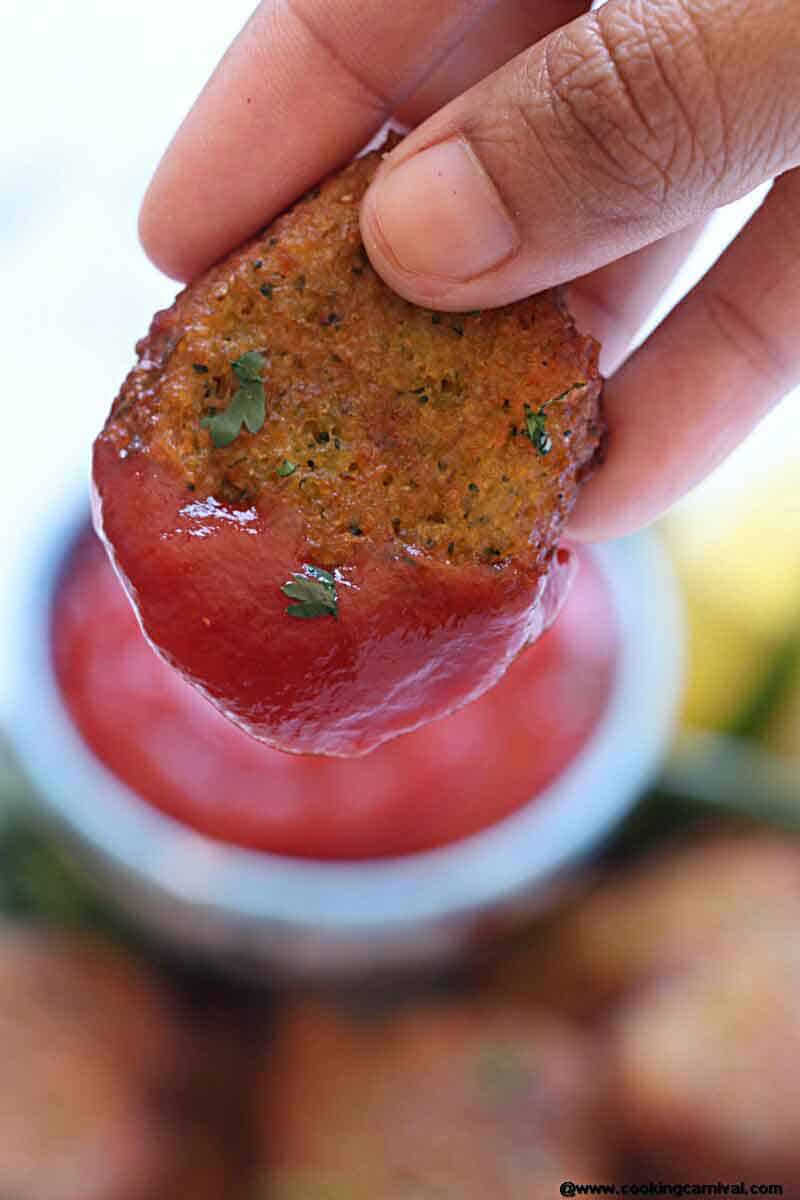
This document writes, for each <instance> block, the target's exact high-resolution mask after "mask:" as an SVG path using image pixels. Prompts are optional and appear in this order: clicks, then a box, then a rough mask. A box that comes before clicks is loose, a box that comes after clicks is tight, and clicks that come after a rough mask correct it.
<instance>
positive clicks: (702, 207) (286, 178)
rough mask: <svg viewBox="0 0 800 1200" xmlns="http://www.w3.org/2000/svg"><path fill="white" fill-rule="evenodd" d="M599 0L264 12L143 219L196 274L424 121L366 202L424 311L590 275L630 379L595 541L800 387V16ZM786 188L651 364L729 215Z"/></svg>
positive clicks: (584, 515)
mask: <svg viewBox="0 0 800 1200" xmlns="http://www.w3.org/2000/svg"><path fill="white" fill-rule="evenodd" d="M587 8H588V5H586V4H584V3H576V2H573V0H543V2H541V3H538V4H536V5H532V4H530V3H526V2H524V0H496V2H495V3H494V4H492V3H490V2H489V0H442V2H441V3H437V4H435V5H430V4H423V3H421V2H417V3H406V4H405V5H402V6H399V5H390V6H387V5H385V4H384V3H383V0H291V3H287V2H286V0H264V3H262V4H260V5H259V7H258V8H257V9H256V11H255V12H254V14H253V16H252V17H251V19H250V21H249V22H248V23H247V25H246V26H245V28H244V29H243V31H242V33H241V34H240V35H239V37H238V38H237V39H236V40H235V42H234V43H233V45H232V46H231V47H230V49H229V50H228V52H227V54H226V55H225V57H224V58H223V60H222V62H221V63H220V65H219V67H218V68H217V70H216V72H215V73H214V75H213V76H212V78H211V79H210V81H209V83H208V85H207V86H206V88H205V89H204V91H203V93H202V94H201V96H200V97H199V99H198V101H197V102H196V104H195V105H194V107H193V109H192V110H191V112H190V113H189V115H188V117H187V118H186V120H185V122H184V123H183V125H182V126H181V128H180V130H179V131H178V133H177V135H176V137H175V138H174V140H173V142H172V144H171V146H170V147H169V149H168V151H167V153H166V154H165V156H164V158H163V160H162V162H161V164H160V166H159V168H158V170H157V172H156V174H155V177H154V179H153V181H152V183H151V186H150V189H149V191H148V193H147V196H146V197H145V201H144V204H143V208H142V213H141V221H140V231H141V236H142V240H143V243H144V246H145V248H146V250H147V252H148V253H149V254H150V256H151V258H152V259H153V260H154V261H155V262H156V263H157V264H158V265H159V266H160V267H162V268H163V269H164V270H165V271H166V272H167V273H168V274H170V275H173V276H174V277H176V278H180V279H189V278H192V277H194V276H195V275H196V274H197V273H198V272H199V271H201V270H203V269H204V268H205V267H207V266H208V265H209V264H210V263H211V262H213V261H215V260H216V259H218V258H219V257H220V256H221V255H223V254H224V253H225V252H226V251H228V250H230V249H231V248H232V247H234V246H235V245H237V244H238V243H240V242H241V241H242V240H243V239H244V238H245V237H246V236H247V235H248V234H250V233H252V232H253V231H254V230H256V229H257V228H259V227H261V226H263V225H264V224H265V223H266V222H267V221H268V220H269V219H270V218H271V217H273V216H274V215H275V214H276V213H277V212H279V211H281V209H283V208H284V207H285V206H286V205H287V204H289V203H291V201H292V200H293V199H295V197H296V196H297V195H298V194H299V193H300V192H302V191H303V190H304V189H305V188H307V187H308V186H310V185H311V184H313V183H314V182H315V181H316V180H317V179H318V178H319V177H321V176H322V175H324V174H325V173H326V172H328V171H329V170H331V169H332V168H334V167H336V166H337V165H340V164H341V163H342V162H343V161H345V160H346V159H347V158H348V157H350V156H351V155H352V154H353V153H355V152H356V151H357V150H358V148H359V147H360V146H361V145H362V144H363V143H364V142H365V141H366V140H367V139H368V138H369V137H370V136H371V135H372V134H373V133H374V132H375V131H376V129H377V128H378V127H379V126H380V125H381V124H382V122H383V121H384V120H385V119H386V118H388V117H395V118H397V119H399V120H401V121H405V122H407V123H409V124H411V125H416V126H417V128H415V129H414V131H413V132H412V133H411V134H410V136H409V137H408V138H407V139H406V140H405V141H404V142H403V143H402V144H401V145H400V146H398V148H397V149H396V150H394V151H393V152H392V154H390V155H389V156H388V158H387V160H386V161H385V163H384V165H383V167H382V170H381V172H380V174H379V176H378V177H377V178H376V180H375V182H374V184H373V185H372V188H371V190H370V192H369V193H368V194H367V197H366V199H365V202H364V206H363V212H362V232H363V236H364V240H365V244H366V246H367V248H368V251H369V254H370V257H371V259H372V262H373V265H374V266H375V268H376V269H377V270H378V272H379V273H380V274H381V275H382V276H383V278H384V279H385V280H386V281H387V283H389V284H390V285H391V286H392V287H394V288H395V289H396V290H397V291H398V292H400V293H401V294H402V295H404V296H406V297H407V298H408V299H411V300H414V301H416V302H418V303H421V304H424V305H427V306H430V307H436V308H438V309H443V310H447V309H450V310H454V311H458V310H461V311H463V310H469V309H473V308H478V307H483V308H487V307H492V306H494V305H499V304H505V303H508V302H509V301H510V300H514V299H517V298H519V297H521V296H524V295H528V294H530V293H533V292H535V291H538V290H540V289H542V288H544V287H548V286H551V285H554V284H559V283H563V282H565V281H568V280H576V282H575V283H574V284H573V285H572V288H571V297H570V304H571V307H572V308H573V311H574V312H575V313H576V316H577V318H578V321H579V323H580V324H581V326H582V327H584V328H586V329H587V330H588V331H590V332H592V333H593V334H594V335H595V336H596V337H598V339H599V340H600V341H602V342H603V343H604V346H605V361H604V362H603V363H601V365H602V366H603V367H604V369H605V370H606V372H607V373H608V374H610V375H612V376H613V377H612V379H611V381H610V384H609V386H608V389H607V393H606V413H607V417H608V422H609V426H610V430H611V439H610V446H609V454H608V460H607V463H606V466H605V468H604V470H603V471H602V472H600V473H598V476H597V477H596V478H595V479H594V480H593V481H592V483H591V484H590V485H589V486H588V487H587V488H586V490H585V493H584V495H583V497H582V499H581V502H580V504H579V506H578V508H577V510H576V512H575V514H574V516H573V519H572V523H571V533H572V534H573V535H574V536H577V537H582V538H588V539H595V538H603V537H608V536H616V535H619V534H622V533H625V532H628V531H630V530H633V529H635V528H637V527H639V526H641V525H643V524H646V523H648V522H649V521H650V520H652V519H653V518H654V517H656V516H657V515H658V514H659V513H660V512H662V511H663V510H664V509H665V508H667V507H668V506H669V505H670V504H671V503H672V502H673V501H674V500H676V499H677V498H678V497H679V496H680V495H682V494H683V493H684V492H685V491H687V490H688V489H689V488H691V487H692V486H693V485H694V484H695V483H697V482H698V481H699V480H700V479H701V478H702V477H703V476H704V475H705V474H707V473H708V472H709V471H710V470H711V469H712V468H713V467H714V466H716V465H717V463H719V462H720V461H721V460H722V459H723V458H724V457H725V456H726V455H727V454H728V453H729V452H730V451H731V450H732V449H733V447H734V446H735V445H736V444H737V443H738V442H739V441H741V440H742V439H743V438H744V437H745V436H746V435H747V433H749V431H750V430H751V429H752V428H753V427H754V426H755V425H756V424H757V423H758V421H759V420H760V419H761V418H762V417H763V416H764V415H765V414H766V413H767V412H768V411H769V409H770V408H771V407H772V406H773V405H774V404H775V403H776V402H777V401H778V400H779V399H780V398H781V397H782V396H783V395H784V394H785V393H786V392H787V391H788V390H789V389H790V388H791V387H792V386H793V385H794V384H795V383H796V382H797V380H798V378H799V377H800V339H798V338H797V336H796V328H797V323H798V319H800V221H798V216H800V174H799V173H798V171H797V169H796V168H797V167H798V166H800V70H798V62H800V12H799V11H798V9H797V4H796V0H657V2H656V0H609V2H608V3H607V4H606V5H605V6H604V7H602V8H600V9H598V10H597V11H595V12H591V13H589V12H586V9H587ZM310 80H313V86H312V85H310V83H309V81H310ZM321 97H324V98H325V100H324V103H321V99H320V98H321ZM255 148H257V152H256V150H255ZM243 161H247V163H248V170H247V172H244V173H243V172H242V171H241V169H240V166H241V163H242V162H243ZM209 162H212V163H213V171H209V169H208V165H209ZM773 178H774V179H775V180H776V181H775V184H774V186H773V187H772V190H771V192H770V194H769V196H768V198H767V200H766V201H765V203H764V204H763V205H762V206H761V208H760V209H759V211H758V212H757V213H756V215H755V216H754V217H753V218H752V219H751V220H750V222H749V223H748V225H747V226H746V227H745V229H744V230H743V232H742V233H741V234H740V235H739V237H738V238H737V239H736V240H735V242H734V243H733V245H732V246H731V247H730V248H729V249H728V251H727V252H726V253H725V254H724V255H723V257H722V258H721V260H720V261H719V262H718V263H717V265H716V266H715V267H714V268H713V269H712V270H711V271H710V272H709V274H708V275H707V276H706V277H705V279H704V280H702V281H701V283H700V284H699V285H698V286H697V287H696V288H695V289H694V290H693V291H692V292H691V293H690V294H689V296H687V297H686V299H685V300H684V301H683V302H682V303H681V304H680V305H678V307H677V308H676V309H675V310H674V311H673V313H672V314H671V315H670V316H669V317H668V318H667V320H666V321H665V322H664V323H663V324H662V325H661V326H660V327H659V328H658V329H657V330H656V331H655V332H654V333H653V334H652V335H651V337H650V338H649V339H648V341H647V342H646V343H645V344H644V345H643V346H642V347H640V348H639V349H638V350H637V351H636V352H635V353H633V354H632V355H630V356H628V350H629V347H630V344H631V340H632V338H633V336H634V335H635V333H636V331H637V329H638V328H639V327H640V325H641V323H642V321H643V319H644V318H645V317H646V315H647V313H648V312H649V311H650V310H651V309H652V307H653V305H654V303H655V302H656V300H657V299H658V297H659V295H660V294H661V292H662V291H663V289H664V287H665V286H666V284H667V283H668V282H669V280H670V279H671V278H672V276H673V275H674V272H675V270H676V268H677V266H678V265H679V264H680V263H681V261H682V260H683V258H684V257H685V254H686V252H687V249H688V248H689V247H690V246H691V244H692V242H693V240H694V238H695V237H696V234H697V231H698V228H699V227H700V226H701V225H702V222H703V220H704V218H705V217H706V216H707V215H708V214H710V213H711V212H712V211H713V210H714V209H715V208H717V207H718V206H719V205H722V204H725V203H728V202H730V201H732V200H735V199H737V198H738V197H741V196H743V195H745V194H746V193H747V192H749V191H751V190H752V189H753V188H755V187H757V186H758V185H760V184H762V183H764V182H765V181H767V180H771V179H773ZM654 451H655V452H654Z"/></svg>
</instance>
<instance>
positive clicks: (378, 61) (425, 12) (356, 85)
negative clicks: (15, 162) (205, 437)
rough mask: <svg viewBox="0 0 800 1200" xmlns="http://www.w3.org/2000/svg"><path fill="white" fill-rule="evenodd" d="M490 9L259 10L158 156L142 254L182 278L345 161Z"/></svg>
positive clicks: (371, 3) (287, 2)
mask: <svg viewBox="0 0 800 1200" xmlns="http://www.w3.org/2000/svg"><path fill="white" fill-rule="evenodd" d="M491 2H492V0H437V2H436V3H435V4H429V3H413V4H408V3H399V4H387V3H386V0H264V2H263V3H262V4H260V5H259V7H258V8H257V9H256V11H255V12H254V13H253V15H252V17H251V18H250V20H249V21H248V22H247V24H246V25H245V27H244V29H243V30H242V32H241V33H240V34H239V36H238V37H237V38H236V40H235V41H234V42H233V43H232V45H231V46H230V48H229V50H228V51H227V53H226V54H225V56H224V58H223V59H222V61H221V62H220V64H219V66H218V67H217V69H216V70H215V72H214V74H213V75H212V76H211V78H210V80H209V81H208V83H207V84H206V86H205V88H204V89H203V91H202V93H201V94H200V96H199V98H198V100H197V101H196V103H195V104H194V106H193V108H192V109H191V111H190V112H189V114H188V116H187V117H186V119H185V120H184V122H183V124H182V125H181V127H180V129H179V130H178V132H177V134H176V135H175V137H174V138H173V140H172V143H171V144H170V146H169V147H168V149H167V151H166V154H165V155H164V157H163V159H162V160H161V163H160V164H159V167H158V169H157V171H156V174H155V176H154V178H153V180H152V182H151V184H150V187H149V188H148V191H147V194H146V196H145V198H144V202H143V204H142V210H141V214H140V218H139V233H140V236H141V239H142V244H143V245H144V248H145V250H146V251H147V253H148V255H149V256H150V258H151V259H152V260H153V262H155V263H156V265H157V266H159V267H160V268H161V269H162V270H163V271H165V272H166V273H167V274H168V275H171V276H172V277H173V278H176V279H184V280H185V279H191V278H192V277H193V276H195V275H196V274H197V273H198V272H199V271H201V270H203V269H204V268H205V267H207V266H209V265H210V264H211V263H212V262H214V261H216V259H218V258H219V257H220V256H221V255H222V254H224V253H225V252H226V251H227V250H229V249H230V248H231V247H232V246H235V245H238V244H239V243H240V242H242V241H243V240H244V239H245V238H246V237H247V236H248V235H249V234H252V233H255V232H256V231H257V230H258V229H259V228H260V227H261V226H263V225H264V224H265V223H266V222H267V221H268V220H269V219H270V218H271V217H273V216H274V215H275V214H276V213H278V212H280V211H281V210H282V209H283V208H285V207H286V206H287V204H289V203H290V202H291V201H292V200H294V199H295V198H296V197H297V196H298V195H299V194H300V193H301V192H303V191H305V190H306V189H307V188H308V187H310V186H311V185H312V184H314V183H316V182H317V181H318V180H319V179H320V178H321V177H322V176H323V175H325V174H327V173H328V172H329V171H332V170H333V169H334V168H335V167H337V166H339V165H340V164H341V163H342V162H344V161H346V160H347V159H349V158H351V157H352V156H353V154H355V153H356V151H357V150H359V149H360V148H361V147H362V146H363V145H364V143H365V142H366V141H367V140H368V139H369V138H370V137H371V136H372V134H373V133H374V132H375V131H376V130H377V129H379V128H380V126H381V125H382V124H383V122H384V121H385V119H386V118H387V116H389V114H390V113H391V112H392V111H393V110H394V109H395V108H396V107H397V105H398V104H400V103H401V102H402V101H403V100H404V99H405V98H406V96H408V95H409V94H410V93H411V92H412V91H413V90H414V89H415V88H417V87H418V86H419V85H420V84H421V83H422V82H423V80H424V79H425V78H426V76H427V75H428V74H429V73H430V72H431V71H433V70H434V68H435V67H436V66H437V64H438V63H439V62H440V61H441V60H442V59H443V58H444V57H445V56H446V55H447V54H448V53H449V52H450V51H451V50H452V49H453V47H454V46H456V45H457V44H458V43H459V42H460V41H461V39H462V38H463V37H464V36H465V34H466V33H467V32H468V31H469V29H470V28H471V26H472V25H473V24H474V23H475V22H476V21H477V20H478V19H479V18H480V16H481V15H482V13H483V12H484V11H485V10H486V9H487V8H489V7H490V5H491Z"/></svg>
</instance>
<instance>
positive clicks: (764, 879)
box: [481, 833, 800, 1019]
mask: <svg viewBox="0 0 800 1200" xmlns="http://www.w3.org/2000/svg"><path fill="white" fill-rule="evenodd" d="M786 921H788V922H790V923H791V922H792V921H793V922H795V924H796V927H797V928H798V929H800V845H798V843H797V842H795V841H794V840H789V839H787V838H785V837H779V836H778V835H774V834H769V833H757V834H752V833H751V834H747V835H743V834H735V833H730V834H725V835H717V836H714V837H708V838H701V839H700V840H697V841H693V842H691V843H690V844H688V845H682V846H678V847H675V846H672V847H670V848H669V849H666V850H665V849H662V850H659V851H657V852H655V853H652V852H651V853H650V855H649V856H647V857H644V858H643V859H641V860H640V861H638V862H637V863H636V865H634V866H633V867H630V868H627V869H626V870H623V871H620V870H618V869H616V870H613V871H612V872H609V873H608V874H607V875H603V876H601V877H599V878H596V879H595V880H594V881H592V880H589V881H588V882H587V884H586V885H584V886H583V887H582V888H581V890H580V891H579V892H578V893H577V895H576V897H575V898H574V899H573V900H572V901H571V902H570V903H568V904H567V905H566V906H564V907H562V908H560V909H558V910H557V912H556V913H555V914H554V915H553V916H552V917H549V918H547V919H545V920H544V921H542V922H540V923H539V924H537V925H535V926H534V927H533V928H532V929H529V930H528V931H527V932H526V933H525V934H523V935H522V936H521V937H518V938H516V939H514V940H513V941H512V942H510V943H505V944H501V945H500V946H499V947H498V948H497V950H496V951H493V952H492V953H491V954H490V955H489V956H488V957H487V958H486V960H485V962H484V963H483V965H482V968H481V974H482V977H483V979H484V982H486V983H488V985H489V987H490V988H491V989H492V990H495V991H499V992H500V993H501V994H503V995H505V996H507V997H508V998H509V999H511V1000H513V1001H517V1002H523V1003H527V1004H531V1003H535V1004H537V1005H542V1006H544V1007H546V1008H550V1009H552V1010H553V1011H557V1012H560V1013H562V1014H564V1015H567V1016H569V1017H573V1018H579V1019H593V1018H595V1017H597V1016H598V1015H602V1014H603V1013H604V1012H605V1011H606V1010H608V1008H609V1007H610V1006H612V1005H613V1004H614V1003H616V1002H619V1000H620V999H621V998H623V997H624V996H625V995H626V993H627V992H629V991H630V990H631V989H633V988H635V987H638V986H639V985H641V984H642V983H643V982H644V981H646V980H648V979H649V978H650V977H651V976H653V975H655V974H659V973H661V972H664V971H668V970H672V969H673V968H675V967H678V966H682V965H685V964H686V963H687V962H690V961H694V960H695V959H698V958H702V957H704V956H705V955H707V954H708V952H709V949H710V948H713V946H714V945H716V944H717V943H718V942H719V941H720V939H722V938H723V937H727V936H737V935H741V934H742V933H743V931H745V930H750V931H752V933H753V936H754V937H756V938H757V937H758V935H759V933H760V932H762V931H765V930H769V929H770V928H771V927H772V926H773V925H775V924H776V923H779V924H783V923H784V922H786Z"/></svg>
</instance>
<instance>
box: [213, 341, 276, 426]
mask: <svg viewBox="0 0 800 1200" xmlns="http://www.w3.org/2000/svg"><path fill="white" fill-rule="evenodd" d="M264 366H265V359H264V356H263V354H259V353H257V352H256V351H251V352H250V353H249V354H243V355H242V357H241V358H237V359H236V361H235V362H233V363H231V367H232V368H233V373H234V375H235V376H236V378H237V379H238V381H239V387H238V390H237V391H236V393H235V394H234V396H233V399H232V400H231V402H230V404H229V405H228V407H227V408H225V409H223V410H222V411H221V412H217V413H214V414H213V416H207V417H203V419H202V421H201V422H200V424H201V425H202V426H203V428H204V429H207V430H208V431H209V433H210V434H211V440H212V442H213V443H214V445H215V447H216V448H217V450H222V449H224V447H225V446H230V444H231V442H232V441H234V440H235V439H236V438H237V437H238V436H239V434H240V433H241V430H242V425H244V426H245V428H246V429H248V430H249V431H250V433H258V431H259V430H260V429H261V427H262V426H263V424H264V421H265V419H266V401H265V397H264V384H263V381H262V378H261V374H262V372H263V370H264Z"/></svg>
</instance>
